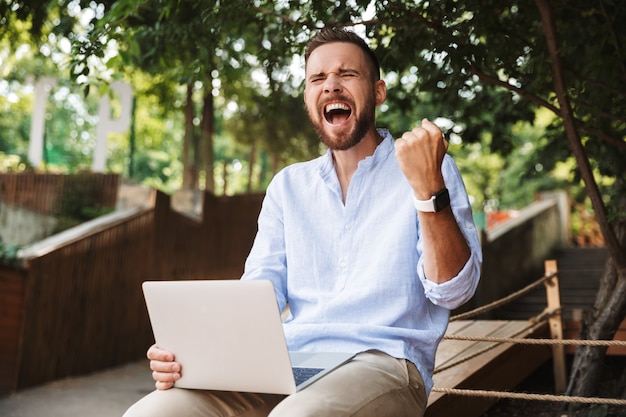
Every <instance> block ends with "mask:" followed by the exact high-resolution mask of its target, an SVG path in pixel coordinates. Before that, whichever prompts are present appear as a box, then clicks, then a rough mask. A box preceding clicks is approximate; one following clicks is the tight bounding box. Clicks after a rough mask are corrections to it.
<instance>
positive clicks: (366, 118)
mask: <svg viewBox="0 0 626 417" xmlns="http://www.w3.org/2000/svg"><path fill="white" fill-rule="evenodd" d="M320 113H321V114H322V118H321V120H320V121H317V119H315V118H314V117H313V114H312V113H311V110H310V109H309V107H308V106H307V114H308V116H309V120H310V121H311V124H312V125H313V129H315V132H316V133H317V135H318V136H319V138H320V140H321V141H322V143H323V144H324V145H326V147H328V148H329V149H330V150H334V151H345V150H348V149H350V148H352V147H353V146H356V145H357V144H358V143H359V142H361V140H363V138H364V137H365V134H366V133H367V132H368V131H369V130H370V129H371V128H372V127H373V126H374V121H375V117H376V102H375V100H374V97H373V95H369V96H368V97H367V99H366V101H365V107H364V109H363V112H362V114H361V115H354V118H355V123H354V126H353V128H352V129H350V131H348V132H346V133H341V134H336V135H332V136H331V135H329V134H328V133H327V132H326V131H325V130H324V124H325V122H326V118H325V117H324V110H323V106H322V109H321V111H320Z"/></svg>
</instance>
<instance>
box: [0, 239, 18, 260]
mask: <svg viewBox="0 0 626 417" xmlns="http://www.w3.org/2000/svg"><path fill="white" fill-rule="evenodd" d="M20 249H21V247H20V246H19V245H16V244H13V243H4V242H3V241H1V240H0V264H1V265H6V266H17V265H18V263H19V258H18V256H17V255H18V251H19V250H20Z"/></svg>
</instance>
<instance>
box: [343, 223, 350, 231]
mask: <svg viewBox="0 0 626 417" xmlns="http://www.w3.org/2000/svg"><path fill="white" fill-rule="evenodd" d="M344 228H345V229H346V230H350V229H352V225H351V224H346V226H345V227H344Z"/></svg>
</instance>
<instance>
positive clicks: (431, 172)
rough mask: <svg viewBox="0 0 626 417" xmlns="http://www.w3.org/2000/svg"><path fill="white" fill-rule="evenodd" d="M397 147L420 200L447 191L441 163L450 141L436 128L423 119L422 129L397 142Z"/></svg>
mask: <svg viewBox="0 0 626 417" xmlns="http://www.w3.org/2000/svg"><path fill="white" fill-rule="evenodd" d="M395 148H396V157H397V159H398V162H399V164H400V169H402V172H403V173H404V176H405V177H406V178H407V180H408V181H409V184H410V185H411V187H412V188H413V193H414V194H415V197H416V198H417V199H419V200H428V199H429V198H430V197H431V196H432V195H434V194H435V193H437V192H438V191H439V190H441V189H442V188H444V186H445V185H444V182H443V175H442V174H441V164H442V162H443V157H444V155H445V154H446V151H447V150H448V142H447V141H446V140H445V139H444V137H443V134H442V133H441V130H440V129H439V127H437V125H435V124H434V123H433V122H431V121H429V120H428V119H423V120H422V125H421V126H418V127H415V128H414V129H413V130H411V131H410V132H405V133H404V134H403V135H402V137H401V138H399V139H397V140H396V142H395Z"/></svg>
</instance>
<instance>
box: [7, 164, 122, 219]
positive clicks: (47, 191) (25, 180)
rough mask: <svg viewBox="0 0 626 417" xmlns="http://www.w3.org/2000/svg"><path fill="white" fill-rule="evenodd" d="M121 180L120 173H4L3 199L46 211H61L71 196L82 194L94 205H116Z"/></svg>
mask: <svg viewBox="0 0 626 417" xmlns="http://www.w3.org/2000/svg"><path fill="white" fill-rule="evenodd" d="M119 183H120V176H119V175H118V174H99V173H91V172H89V173H80V174H75V175H62V174H39V173H34V172H21V173H3V174H2V175H0V201H2V202H4V203H8V204H11V205H14V206H19V207H23V208H27V209H30V210H32V211H36V212H38V213H42V214H57V213H59V211H60V210H61V208H62V205H63V202H64V201H67V200H68V197H69V196H72V195H75V194H80V196H81V199H82V200H83V201H88V202H89V203H90V204H92V205H94V206H100V207H115V202H116V199H117V190H118V187H119Z"/></svg>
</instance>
